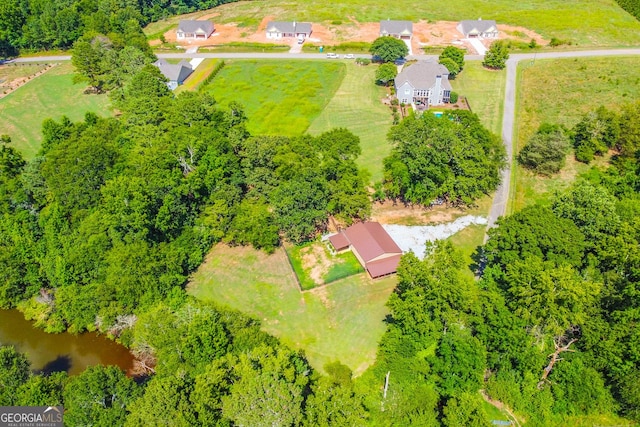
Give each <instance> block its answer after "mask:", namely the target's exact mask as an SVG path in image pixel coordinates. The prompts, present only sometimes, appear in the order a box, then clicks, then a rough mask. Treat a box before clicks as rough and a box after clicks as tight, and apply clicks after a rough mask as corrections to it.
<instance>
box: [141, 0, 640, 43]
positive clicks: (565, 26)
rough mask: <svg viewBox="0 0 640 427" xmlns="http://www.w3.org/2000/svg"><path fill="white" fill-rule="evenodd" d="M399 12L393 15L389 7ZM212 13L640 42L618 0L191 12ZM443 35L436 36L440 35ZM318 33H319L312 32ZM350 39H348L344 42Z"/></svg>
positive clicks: (333, 2)
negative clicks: (495, 27) (476, 27)
mask: <svg viewBox="0 0 640 427" xmlns="http://www.w3.org/2000/svg"><path fill="white" fill-rule="evenodd" d="M391 10H392V11H393V13H392V14H391V15H392V16H390V13H389V11H391ZM199 16H208V17H211V18H212V19H213V20H214V21H216V22H218V23H223V24H228V23H235V24H236V25H237V27H239V29H240V30H241V32H240V36H241V37H247V36H248V35H250V34H252V33H254V32H255V31H256V30H257V29H258V27H259V25H260V23H261V22H262V21H263V19H264V18H267V17H271V18H272V19H274V20H279V21H286V20H296V21H299V22H302V21H310V22H314V23H322V24H323V25H325V26H326V27H327V30H328V31H331V32H334V33H336V34H338V35H340V34H345V37H346V35H348V34H352V33H353V31H352V30H353V28H354V27H358V25H359V23H366V22H377V21H380V20H383V19H387V18H391V19H406V20H412V21H414V22H417V21H420V20H423V21H428V22H433V21H460V20H463V19H477V18H483V19H495V20H496V21H497V22H498V24H509V25H514V26H521V27H525V28H527V29H530V30H534V31H536V32H537V33H539V34H540V35H542V36H543V37H544V38H545V39H547V40H548V39H550V38H551V37H556V38H559V39H563V40H569V41H571V42H572V43H573V44H574V45H576V46H577V47H586V46H591V47H592V46H631V45H638V44H640V22H638V21H636V20H635V19H634V18H633V17H632V16H631V15H629V14H628V13H627V12H625V11H624V10H622V9H621V8H620V7H619V6H618V5H617V3H616V2H615V1H614V0H570V1H561V0H551V1H548V0H528V1H521V2H516V1H512V0H496V1H492V2H480V1H475V2H468V1H464V0H452V1H449V2H440V1H436V0H423V1H418V0H410V1H405V2H392V1H389V0H382V1H379V2H375V3H372V2H370V1H365V0H351V1H348V2H344V1H338V0H330V1H328V2H325V3H323V7H321V8H319V7H318V5H317V2H313V1H311V0H298V1H296V2H282V1H265V0H262V1H250V2H249V1H243V2H237V3H229V4H226V5H223V6H220V7H217V8H215V9H211V10H208V11H201V12H197V13H193V14H190V15H188V17H189V18H190V19H194V18H196V17H199ZM180 19H185V16H184V15H183V16H182V17H173V18H170V19H168V20H164V21H161V22H156V23H153V24H151V25H149V26H148V27H147V28H146V29H145V33H146V34H147V35H154V34H155V35H158V36H159V34H162V33H163V32H165V31H167V30H169V29H170V28H171V27H172V26H173V25H176V24H177V22H178V20H180ZM436 36H437V35H434V37H436ZM312 37H313V36H312ZM344 41H348V40H346V39H345V40H344Z"/></svg>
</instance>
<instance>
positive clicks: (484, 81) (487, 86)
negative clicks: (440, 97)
mask: <svg viewBox="0 0 640 427" xmlns="http://www.w3.org/2000/svg"><path fill="white" fill-rule="evenodd" d="M506 78H507V72H506V71H505V70H501V71H493V70H487V69H486V68H484V67H483V66H482V62H481V61H467V62H466V63H465V66H464V70H463V71H462V73H460V75H459V76H457V77H456V78H455V80H451V86H452V88H453V90H454V91H455V92H457V93H458V94H459V95H461V96H466V97H467V99H468V101H469V105H470V106H471V110H472V111H473V112H474V113H476V114H477V115H478V117H480V120H481V121H482V124H483V125H484V126H485V127H486V128H487V129H489V130H490V131H492V132H493V133H495V134H496V135H500V134H501V133H502V132H501V130H502V115H503V109H504V90H505V84H506Z"/></svg>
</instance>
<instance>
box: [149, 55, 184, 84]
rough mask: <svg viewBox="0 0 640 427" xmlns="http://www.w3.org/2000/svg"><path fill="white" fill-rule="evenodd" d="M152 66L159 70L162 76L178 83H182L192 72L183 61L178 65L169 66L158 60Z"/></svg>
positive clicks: (167, 63)
mask: <svg viewBox="0 0 640 427" xmlns="http://www.w3.org/2000/svg"><path fill="white" fill-rule="evenodd" d="M153 65H155V66H156V67H158V68H160V72H161V73H162V75H163V76H165V77H166V78H168V79H169V80H170V81H176V82H178V83H182V82H183V81H184V80H185V79H186V78H187V77H189V74H191V73H192V72H193V67H192V66H191V64H189V63H188V62H187V61H185V60H182V61H180V62H179V63H178V64H171V63H169V62H167V61H165V60H164V59H158V60H157V61H156V62H154V63H153Z"/></svg>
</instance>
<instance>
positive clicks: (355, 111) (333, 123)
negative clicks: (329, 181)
mask: <svg viewBox="0 0 640 427" xmlns="http://www.w3.org/2000/svg"><path fill="white" fill-rule="evenodd" d="M377 68H378V66H377V65H373V64H372V65H368V66H359V65H355V64H354V63H353V62H349V63H347V65H346V76H345V77H344V79H343V80H342V85H341V86H340V88H339V89H338V91H337V92H336V93H335V95H334V97H333V99H331V102H329V104H328V105H327V106H326V108H325V109H324V111H323V112H322V114H320V115H319V116H318V117H317V118H316V119H315V120H314V121H313V123H312V124H311V126H310V127H309V133H311V134H314V135H315V134H320V133H322V132H325V131H327V130H329V129H332V128H337V127H344V128H347V129H349V130H350V131H351V132H353V133H354V134H355V135H357V136H359V137H360V147H361V148H362V154H361V155H360V157H359V158H358V160H357V163H358V166H359V167H361V168H364V169H367V170H368V171H369V172H370V173H371V179H372V181H379V180H381V179H382V160H383V159H384V158H385V157H386V156H388V155H389V152H390V151H391V144H390V143H389V142H388V141H387V133H388V132H389V129H390V128H391V125H392V116H391V110H390V109H389V107H388V106H385V105H384V104H383V103H382V98H384V97H385V96H386V95H385V94H386V92H385V89H384V88H382V87H380V86H376V85H375V83H374V82H375V72H376V69H377Z"/></svg>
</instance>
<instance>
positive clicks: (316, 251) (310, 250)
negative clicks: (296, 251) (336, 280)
mask: <svg viewBox="0 0 640 427" xmlns="http://www.w3.org/2000/svg"><path fill="white" fill-rule="evenodd" d="M300 255H301V256H302V268H303V269H305V270H306V271H308V272H309V276H311V279H312V280H313V281H314V282H316V284H318V285H322V284H323V283H324V281H323V280H322V278H323V277H324V275H325V274H327V272H328V271H329V268H331V260H329V257H328V256H327V250H326V249H325V248H324V245H322V244H321V243H314V244H313V245H311V246H307V247H305V248H304V249H302V250H301V251H300Z"/></svg>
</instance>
